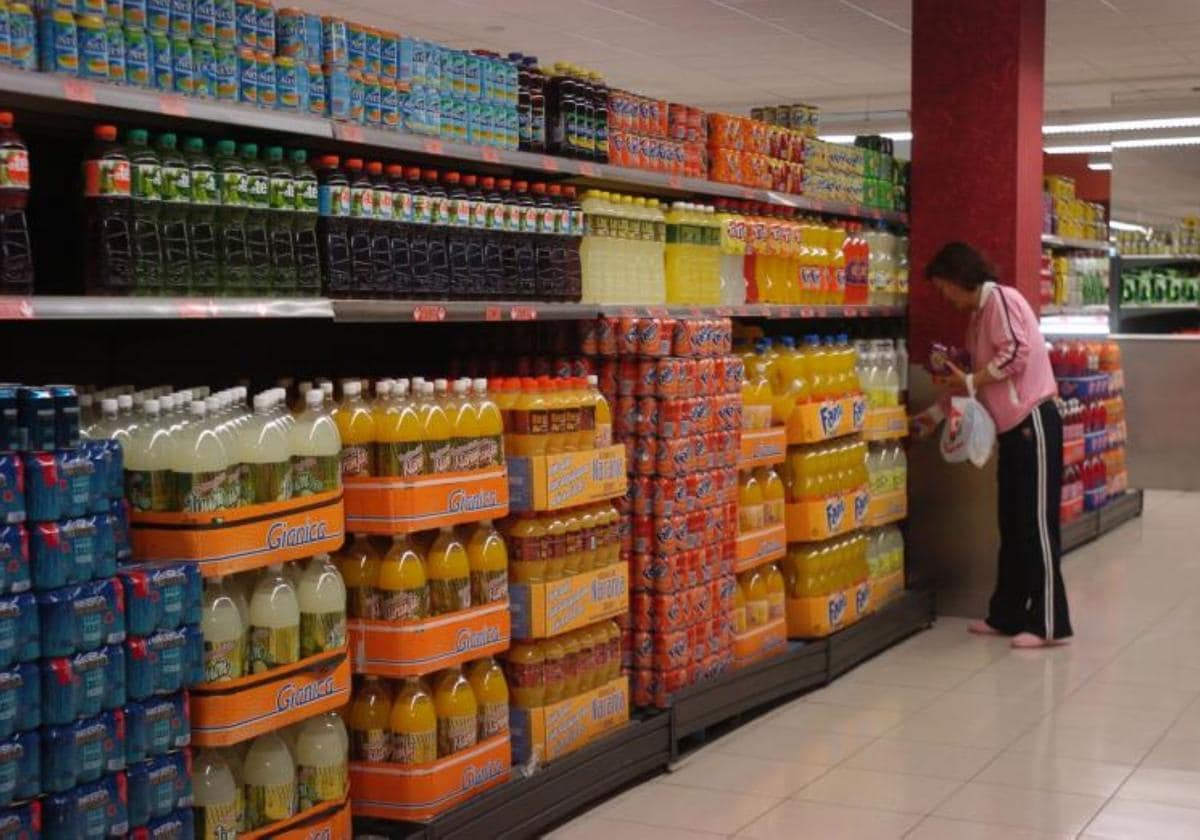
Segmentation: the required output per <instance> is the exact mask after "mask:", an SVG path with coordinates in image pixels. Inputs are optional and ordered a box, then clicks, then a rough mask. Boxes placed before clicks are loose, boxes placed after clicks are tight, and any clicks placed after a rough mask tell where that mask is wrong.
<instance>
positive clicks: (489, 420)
mask: <svg viewBox="0 0 1200 840" xmlns="http://www.w3.org/2000/svg"><path fill="white" fill-rule="evenodd" d="M471 385H472V387H471V396H472V398H473V399H474V400H475V416H476V417H477V418H478V423H479V441H478V447H479V452H478V458H477V459H476V464H475V466H476V468H479V469H482V468H483V467H498V466H503V464H504V418H503V417H502V416H501V414H500V406H498V405H496V403H495V402H494V401H493V400H492V399H491V397H489V396H488V382H487V380H486V379H476V380H474V382H472V383H471Z"/></svg>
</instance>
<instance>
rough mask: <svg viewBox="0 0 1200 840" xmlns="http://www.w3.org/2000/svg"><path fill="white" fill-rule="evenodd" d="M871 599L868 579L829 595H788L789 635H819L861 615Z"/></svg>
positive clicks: (811, 637)
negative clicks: (791, 596)
mask: <svg viewBox="0 0 1200 840" xmlns="http://www.w3.org/2000/svg"><path fill="white" fill-rule="evenodd" d="M870 601H871V587H870V584H869V583H868V582H867V581H863V582H862V583H859V584H856V585H854V586H852V587H850V588H849V589H843V590H842V591H840V592H834V593H832V594H830V595H813V596H809V597H807V598H788V599H787V601H786V602H785V604H784V608H785V610H786V615H787V634H788V638H789V639H819V638H822V637H824V636H828V635H829V634H830V633H833V632H835V631H837V630H841V629H842V628H843V627H848V626H850V625H851V624H854V623H855V622H856V621H858V620H859V619H860V618H862V617H863V616H864V615H865V614H866V613H867V611H868V607H869V605H870Z"/></svg>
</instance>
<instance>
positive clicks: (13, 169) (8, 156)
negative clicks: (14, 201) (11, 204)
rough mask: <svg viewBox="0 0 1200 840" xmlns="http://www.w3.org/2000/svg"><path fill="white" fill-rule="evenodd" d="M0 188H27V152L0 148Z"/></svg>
mask: <svg viewBox="0 0 1200 840" xmlns="http://www.w3.org/2000/svg"><path fill="white" fill-rule="evenodd" d="M0 189H19V190H27V189H29V152H27V151H25V150H24V149H0Z"/></svg>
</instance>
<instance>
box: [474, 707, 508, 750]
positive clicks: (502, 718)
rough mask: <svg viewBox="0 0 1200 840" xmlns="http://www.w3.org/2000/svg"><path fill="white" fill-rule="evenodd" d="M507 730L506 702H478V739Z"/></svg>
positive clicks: (484, 738)
mask: <svg viewBox="0 0 1200 840" xmlns="http://www.w3.org/2000/svg"><path fill="white" fill-rule="evenodd" d="M507 731H508V704H507V703H480V704H479V740H480V741H483V740H486V739H488V738H493V737H495V736H496V735H503V734H504V733H505V732H507Z"/></svg>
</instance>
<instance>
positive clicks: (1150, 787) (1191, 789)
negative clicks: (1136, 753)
mask: <svg viewBox="0 0 1200 840" xmlns="http://www.w3.org/2000/svg"><path fill="white" fill-rule="evenodd" d="M1117 798H1119V799H1138V800H1141V801H1143V802H1158V803H1161V804H1163V805H1178V806H1179V807H1181V808H1197V809H1200V773H1197V772H1194V771H1191V770H1161V769H1159V768H1155V767H1141V768H1138V769H1137V770H1136V771H1134V773H1133V775H1131V776H1130V777H1129V778H1128V779H1127V780H1126V782H1125V784H1123V785H1121V789H1120V790H1119V791H1117ZM1197 833H1200V825H1198V826H1197Z"/></svg>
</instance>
